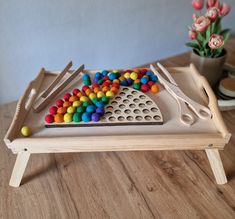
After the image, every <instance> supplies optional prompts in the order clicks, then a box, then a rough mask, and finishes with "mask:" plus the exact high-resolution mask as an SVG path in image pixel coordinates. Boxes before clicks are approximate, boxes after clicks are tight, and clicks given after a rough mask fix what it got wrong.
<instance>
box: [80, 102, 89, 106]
mask: <svg viewBox="0 0 235 219" xmlns="http://www.w3.org/2000/svg"><path fill="white" fill-rule="evenodd" d="M90 105H91V104H90V103H89V102H83V103H82V106H84V107H87V106H90Z"/></svg>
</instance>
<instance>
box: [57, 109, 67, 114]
mask: <svg viewBox="0 0 235 219" xmlns="http://www.w3.org/2000/svg"><path fill="white" fill-rule="evenodd" d="M66 112H67V108H66V107H59V108H58V109H57V114H65V113H66Z"/></svg>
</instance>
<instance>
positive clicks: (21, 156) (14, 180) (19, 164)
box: [9, 151, 30, 187]
mask: <svg viewBox="0 0 235 219" xmlns="http://www.w3.org/2000/svg"><path fill="white" fill-rule="evenodd" d="M29 157H30V153H29V152H27V151H23V152H19V153H18V155H17V158H16V162H15V165H14V168H13V171H12V174H11V179H10V182H9V185H10V186H13V187H19V186H20V182H21V179H22V177H23V175H24V171H25V168H26V166H27V163H28V160H29Z"/></svg>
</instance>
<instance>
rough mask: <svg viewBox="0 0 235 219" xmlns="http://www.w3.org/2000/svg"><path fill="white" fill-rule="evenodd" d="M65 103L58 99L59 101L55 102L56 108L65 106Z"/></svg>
mask: <svg viewBox="0 0 235 219" xmlns="http://www.w3.org/2000/svg"><path fill="white" fill-rule="evenodd" d="M63 103H64V101H63V100H62V99H58V100H56V102H55V104H56V106H58V107H61V106H63Z"/></svg>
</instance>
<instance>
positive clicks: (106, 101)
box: [101, 96, 109, 104]
mask: <svg viewBox="0 0 235 219" xmlns="http://www.w3.org/2000/svg"><path fill="white" fill-rule="evenodd" d="M101 101H102V102H103V103H104V104H107V103H108V102H109V97H106V96H104V97H102V98H101Z"/></svg>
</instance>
